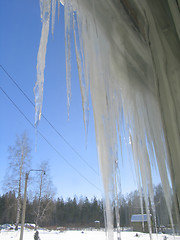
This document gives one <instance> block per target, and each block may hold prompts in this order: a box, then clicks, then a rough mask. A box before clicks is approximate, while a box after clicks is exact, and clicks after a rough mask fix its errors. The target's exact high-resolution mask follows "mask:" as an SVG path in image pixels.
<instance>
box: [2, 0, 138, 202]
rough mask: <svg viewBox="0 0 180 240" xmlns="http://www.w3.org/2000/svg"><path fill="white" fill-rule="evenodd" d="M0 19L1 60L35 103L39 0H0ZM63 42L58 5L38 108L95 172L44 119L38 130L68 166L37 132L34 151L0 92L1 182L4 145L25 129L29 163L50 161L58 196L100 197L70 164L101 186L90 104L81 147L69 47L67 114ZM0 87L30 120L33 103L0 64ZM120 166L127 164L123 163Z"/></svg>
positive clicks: (127, 187) (24, 125)
mask: <svg viewBox="0 0 180 240" xmlns="http://www.w3.org/2000/svg"><path fill="white" fill-rule="evenodd" d="M0 22H1V35H0V64H1V65H2V66H3V67H4V68H5V69H6V70H7V71H8V73H9V74H10V75H11V76H12V77H13V78H14V80H15V81H16V82H17V83H18V84H19V86H20V87H21V88H22V89H23V90H24V92H25V93H26V94H27V95H28V96H29V98H30V99H31V100H32V101H33V102H34V94H33V87H34V85H35V82H36V63H37V61H36V60H37V53H38V47H39V42H40V35H41V20H40V8H39V1H38V0H26V1H24V0H16V1H10V0H6V1H1V2H0ZM64 46H65V43H64V14H63V7H62V6H61V9H60V19H59V22H58V19H57V13H56V23H55V31H54V36H52V34H51V33H50V34H49V40H48V46H47V55H46V68H45V84H44V101H43V108H42V112H43V114H44V115H45V116H46V117H47V118H48V120H49V121H50V122H51V123H52V124H53V125H54V126H55V128H56V129H57V130H58V131H59V132H60V133H61V134H62V135H63V137H64V138H65V139H66V140H67V141H68V142H69V143H70V144H71V145H72V146H73V147H74V148H75V149H76V151H78V152H79V153H80V154H81V156H82V157H83V158H84V159H85V160H86V161H87V162H88V163H89V165H91V166H92V167H93V168H94V169H95V170H96V171H97V173H98V174H95V173H94V172H93V171H92V170H91V169H90V168H89V167H88V166H87V165H86V164H85V163H84V162H83V161H82V160H81V159H80V158H79V157H78V156H77V155H76V154H75V153H74V152H73V151H72V150H71V149H70V148H69V147H68V146H67V145H66V144H65V143H64V142H63V141H62V139H61V138H60V137H59V136H58V135H57V134H56V133H55V132H54V131H53V129H52V128H51V127H50V126H49V125H48V124H47V123H46V121H45V120H43V119H42V120H41V122H40V124H39V127H38V129H39V130H40V131H41V132H42V134H43V135H44V136H45V137H46V138H47V139H48V140H49V142H50V143H51V144H52V145H53V146H54V147H55V148H56V149H57V150H58V151H59V152H60V153H61V154H62V156H63V157H64V158H65V159H66V160H67V161H68V162H69V163H70V164H71V165H72V166H73V167H70V166H69V165H68V164H67V163H66V162H65V161H64V160H63V159H62V158H61V157H60V156H59V155H58V154H57V153H56V152H55V151H54V150H53V149H52V148H51V147H50V146H49V145H48V144H47V143H46V142H45V141H44V140H43V139H42V138H41V137H40V136H38V142H37V151H35V131H34V129H33V128H32V127H31V126H30V124H29V123H28V122H27V121H26V120H25V118H24V117H23V116H22V115H21V114H20V113H19V112H18V111H17V109H16V108H15V107H14V106H13V105H12V103H11V102H10V101H9V100H8V99H7V98H6V96H5V95H4V94H3V93H2V92H1V91H0V109H1V110H0V112H1V114H0V116H1V118H0V119H1V124H0V143H1V147H0V166H1V167H0V182H1V183H2V180H3V178H4V174H5V171H6V168H7V162H8V151H7V149H8V146H10V145H14V143H15V139H16V134H21V133H22V132H23V131H24V130H26V131H27V132H28V134H29V138H30V140H31V143H32V168H36V166H38V165H39V163H40V162H41V161H43V160H48V161H49V165H50V168H51V171H50V172H51V176H52V180H53V183H54V185H55V187H56V189H57V196H63V197H64V198H66V197H73V196H74V195H75V194H76V195H77V196H80V195H83V196H87V197H89V198H91V197H93V196H97V197H98V198H101V196H102V195H101V194H102V193H101V192H100V191H98V190H97V189H96V188H95V187H94V186H92V185H91V184H89V183H88V182H87V181H86V180H85V179H84V178H83V177H82V176H80V175H79V174H78V173H77V172H76V170H74V169H73V168H75V169H77V170H78V171H79V172H80V173H81V174H82V175H83V176H85V177H86V178H87V179H88V180H89V181H90V182H91V183H93V184H95V185H96V186H97V188H100V189H101V190H102V184H101V177H100V173H99V166H98V159H97V151H96V140H95V131H94V121H93V113H92V108H91V106H90V122H89V130H88V141H87V147H86V141H85V129H84V123H83V113H82V104H81V94H80V87H79V80H78V74H77V67H76V61H75V55H74V52H73V51H72V81H71V83H72V98H71V106H70V119H69V120H68V113H67V97H66V79H65V48H64ZM0 86H1V87H2V88H3V89H4V91H5V92H6V93H7V94H8V95H9V97H10V98H11V99H12V100H13V101H14V102H15V103H16V104H17V105H18V107H19V108H20V109H21V111H23V113H24V114H25V115H26V116H27V117H28V118H29V120H30V121H31V122H33V123H34V108H33V106H31V104H29V102H28V101H27V99H26V98H25V97H24V96H23V95H22V93H21V92H20V91H19V90H18V89H17V88H16V87H15V85H13V83H12V82H11V81H10V80H9V78H8V77H7V75H6V74H5V73H4V72H3V71H2V69H0ZM125 166H126V163H124V167H125ZM130 171H131V170H130V169H129V167H128V170H127V171H126V172H124V170H122V176H123V175H124V176H125V177H124V182H123V183H122V184H123V186H122V188H123V190H124V192H125V193H127V192H129V191H131V190H132V189H134V184H133V176H132V174H130ZM127 174H128V180H127ZM102 191H103V190H102Z"/></svg>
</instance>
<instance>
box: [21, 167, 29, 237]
mask: <svg viewBox="0 0 180 240" xmlns="http://www.w3.org/2000/svg"><path fill="white" fill-rule="evenodd" d="M28 176H29V172H28V173H26V179H25V188H24V200H23V212H22V220H21V234H20V240H23V232H24V222H25V214H26V194H27V181H28Z"/></svg>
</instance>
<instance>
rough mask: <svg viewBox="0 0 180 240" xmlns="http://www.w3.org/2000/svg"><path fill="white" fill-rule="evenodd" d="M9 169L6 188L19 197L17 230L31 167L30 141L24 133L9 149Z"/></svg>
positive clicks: (17, 137)
mask: <svg viewBox="0 0 180 240" xmlns="http://www.w3.org/2000/svg"><path fill="white" fill-rule="evenodd" d="M8 151H9V167H8V172H7V174H6V176H5V187H6V188H8V190H13V191H15V192H16V195H17V213H16V228H15V229H16V230H17V229H18V224H19V220H20V211H21V196H22V186H23V183H24V176H25V172H26V171H28V169H29V166H30V159H31V157H30V154H31V148H30V144H29V139H28V136H27V134H26V132H24V133H23V134H22V135H20V136H18V135H17V136H16V143H15V145H14V146H10V147H9V149H8Z"/></svg>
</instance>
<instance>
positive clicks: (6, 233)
mask: <svg viewBox="0 0 180 240" xmlns="http://www.w3.org/2000/svg"><path fill="white" fill-rule="evenodd" d="M19 236H20V230H19V231H14V230H1V232H0V240H8V239H13V240H19ZM39 236H40V240H105V239H106V235H105V232H103V231H83V232H82V231H64V232H60V231H47V230H39ZM165 236H166V237H165ZM121 237H122V240H138V239H139V240H141V239H142V240H146V239H147V240H149V239H150V237H149V234H144V233H138V237H137V236H136V233H135V232H122V233H121ZM33 239H34V231H33V230H25V231H24V240H33ZM114 239H116V233H115V238H114ZM156 239H157V240H164V239H167V240H174V239H175V240H180V236H175V238H174V237H173V236H172V235H167V234H166V235H165V234H158V235H156V234H153V240H156Z"/></svg>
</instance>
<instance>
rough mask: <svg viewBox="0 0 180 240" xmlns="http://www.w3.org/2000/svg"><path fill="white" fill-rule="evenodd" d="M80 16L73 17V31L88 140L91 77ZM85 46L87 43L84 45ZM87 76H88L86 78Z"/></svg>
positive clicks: (75, 14)
mask: <svg viewBox="0 0 180 240" xmlns="http://www.w3.org/2000/svg"><path fill="white" fill-rule="evenodd" d="M78 22H79V21H78V14H77V13H74V15H73V29H74V42H75V51H76V60H77V67H78V73H79V81H80V88H81V96H82V105H83V119H84V126H85V132H86V140H87V135H88V123H89V77H88V73H87V70H86V67H85V66H86V65H85V61H84V54H83V42H82V39H81V42H80V39H79V36H80V35H81V32H82V30H81V24H80V23H79V24H78ZM84 44H85V43H84ZM85 75H86V76H85Z"/></svg>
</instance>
